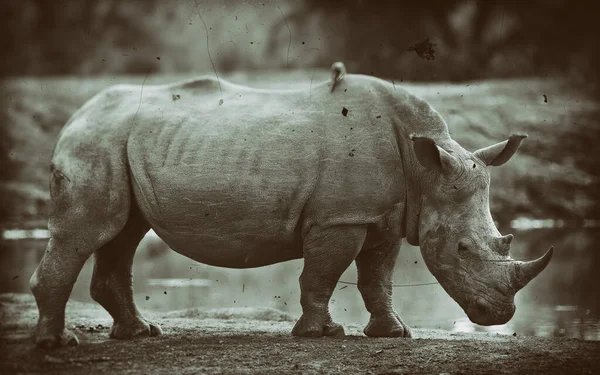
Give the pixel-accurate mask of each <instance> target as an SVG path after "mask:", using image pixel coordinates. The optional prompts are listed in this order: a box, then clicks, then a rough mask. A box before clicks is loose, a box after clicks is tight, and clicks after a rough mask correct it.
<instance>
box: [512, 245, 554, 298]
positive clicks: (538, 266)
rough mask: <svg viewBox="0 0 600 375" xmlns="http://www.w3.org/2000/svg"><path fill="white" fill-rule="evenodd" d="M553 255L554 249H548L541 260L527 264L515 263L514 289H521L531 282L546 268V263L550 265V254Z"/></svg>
mask: <svg viewBox="0 0 600 375" xmlns="http://www.w3.org/2000/svg"><path fill="white" fill-rule="evenodd" d="M553 253H554V247H550V249H548V251H546V254H544V255H543V256H542V257H541V258H539V259H536V260H532V261H529V262H517V263H516V264H515V267H516V270H515V271H516V272H515V275H516V276H515V287H516V290H519V289H521V288H523V287H524V286H525V285H527V284H528V283H529V282H530V281H531V280H533V279H534V278H535V277H536V276H537V275H539V274H540V272H542V271H543V270H544V268H546V266H547V265H548V263H550V259H552V254H553Z"/></svg>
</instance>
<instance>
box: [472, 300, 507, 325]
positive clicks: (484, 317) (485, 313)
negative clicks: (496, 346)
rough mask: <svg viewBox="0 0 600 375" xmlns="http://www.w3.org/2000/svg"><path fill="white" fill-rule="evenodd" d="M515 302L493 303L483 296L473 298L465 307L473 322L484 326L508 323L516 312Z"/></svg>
mask: <svg viewBox="0 0 600 375" xmlns="http://www.w3.org/2000/svg"><path fill="white" fill-rule="evenodd" d="M515 309H516V308H515V304H514V302H512V301H511V302H500V303H492V302H490V301H488V300H487V299H485V298H483V297H478V298H476V299H474V300H472V301H471V302H470V303H469V304H468V305H467V306H466V308H464V310H465V313H466V314H467V317H468V318H469V320H471V322H473V323H475V324H479V325H482V326H493V325H500V324H505V323H507V322H508V321H509V320H510V319H511V318H512V317H513V315H514V314H515Z"/></svg>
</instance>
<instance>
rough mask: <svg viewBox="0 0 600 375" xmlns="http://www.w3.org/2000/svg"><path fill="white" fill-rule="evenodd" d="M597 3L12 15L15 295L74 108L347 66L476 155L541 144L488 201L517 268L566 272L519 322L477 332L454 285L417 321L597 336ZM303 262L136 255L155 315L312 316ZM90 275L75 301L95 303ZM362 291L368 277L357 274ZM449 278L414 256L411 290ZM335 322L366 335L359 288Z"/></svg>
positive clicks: (144, 299)
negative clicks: (433, 120) (201, 82)
mask: <svg viewBox="0 0 600 375" xmlns="http://www.w3.org/2000/svg"><path fill="white" fill-rule="evenodd" d="M593 5H594V4H593V3H592V2H585V1H582V2H577V3H576V4H573V3H571V4H570V3H569V2H567V1H566V0H565V1H562V0H547V1H529V2H522V1H516V0H515V1H497V2H492V1H476V0H457V1H432V0H421V1H418V2H408V1H406V2H403V1H391V0H390V1H387V0H383V1H378V2H377V6H374V5H373V4H372V2H368V1H366V0H346V1H340V2H337V1H336V2H334V1H319V0H304V1H277V2H273V1H246V2H241V1H215V0H210V1H201V0H198V1H157V0H145V1H117V0H88V1H75V0H72V1H68V0H63V1H54V2H50V1H44V0H23V1H7V2H4V3H3V11H2V12H0V32H1V33H0V35H2V37H1V38H0V46H1V50H2V51H3V58H2V59H0V76H1V81H2V82H1V86H0V87H1V90H0V127H1V129H2V136H1V137H0V171H1V174H0V193H1V202H0V230H2V239H1V242H0V246H1V248H0V292H19V293H28V292H29V291H28V287H27V283H28V279H29V277H30V276H31V274H32V272H33V270H34V269H35V267H36V266H37V263H38V262H39V260H40V259H41V256H42V253H43V250H44V248H45V245H46V242H47V238H46V237H47V231H46V226H47V204H48V199H49V193H48V168H49V163H50V156H51V152H52V148H53V145H54V142H55V140H56V136H57V135H58V132H59V131H60V129H61V127H62V126H63V125H64V123H66V121H67V120H68V118H69V117H70V116H71V115H72V114H73V112H74V111H75V110H76V109H77V108H78V107H80V106H81V105H82V104H83V103H84V102H85V101H86V100H87V99H89V98H90V97H92V96H93V95H94V94H96V93H97V92H98V91H100V90H102V89H103V88H105V87H108V86H110V85H113V84H115V83H124V82H129V83H142V82H143V81H145V82H146V84H154V83H165V82H172V81H175V80H179V79H184V78H189V77H192V76H195V75H198V74H210V75H214V74H215V73H218V74H219V76H220V77H221V78H226V79H229V80H232V81H234V82H237V83H242V84H250V85H253V86H257V87H280V88H291V87H295V88H300V89H302V88H305V89H306V90H308V89H309V86H310V84H311V82H313V81H315V82H316V81H320V80H325V79H329V70H328V69H329V67H330V66H331V64H332V63H333V62H335V61H343V62H344V63H345V65H346V67H347V69H348V71H349V72H350V73H362V74H370V75H374V76H377V77H380V78H382V79H386V80H388V81H390V82H392V83H393V84H394V85H397V86H399V87H404V88H407V89H409V90H411V91H412V92H414V93H416V94H418V95H419V96H421V97H423V98H425V99H426V100H428V101H429V102H430V103H431V104H432V105H433V106H434V108H436V109H437V110H438V111H439V112H440V113H441V114H442V116H443V117H444V118H445V119H446V121H447V122H448V125H449V128H450V132H451V134H452V136H453V138H454V139H456V140H457V141H458V142H459V143H461V145H463V146H464V147H465V148H467V149H469V150H474V149H477V148H480V147H484V146H487V145H489V144H492V143H495V142H499V141H502V140H504V139H506V138H507V137H508V136H509V135H510V134H512V133H514V132H525V133H528V134H529V138H528V139H527V140H526V141H525V143H524V145H523V147H522V148H521V149H520V150H519V154H518V156H516V157H515V158H514V159H513V160H511V162H510V163H509V164H507V165H505V166H503V167H501V168H496V169H495V170H494V171H493V172H492V186H491V196H490V203H491V209H492V214H493V216H494V219H495V220H496V221H497V224H498V226H499V229H500V231H501V232H502V233H509V232H512V233H514V234H515V236H516V239H515V242H514V245H513V257H515V258H517V259H533V258H534V257H537V256H540V255H541V254H543V252H544V251H545V250H546V249H547V248H548V247H549V246H551V245H553V246H555V248H556V252H555V257H554V259H553V261H552V263H551V264H550V265H549V267H548V269H547V270H546V271H544V273H543V274H542V275H541V276H539V277H538V278H537V279H535V280H534V281H533V282H532V283H531V284H530V285H529V286H528V287H526V288H525V289H524V290H523V291H521V292H520V293H519V294H518V296H517V313H516V315H515V317H514V318H513V320H511V322H509V323H508V324H507V325H504V326H499V327H492V328H484V327H479V326H476V325H474V324H472V323H470V322H469V321H468V320H467V319H466V316H465V314H464V313H463V312H462V310H461V309H460V308H459V307H458V305H457V304H456V303H454V301H452V300H451V299H450V297H448V296H447V295H446V293H445V292H444V291H443V290H442V288H441V287H440V286H439V285H435V284H434V285H425V286H399V287H397V288H396V289H395V297H394V298H395V304H396V307H397V309H398V310H399V311H400V312H401V314H402V315H403V317H404V318H405V320H406V321H407V323H408V324H409V325H411V326H417V327H420V328H423V327H425V328H442V329H447V330H455V331H472V330H492V331H497V332H500V333H510V334H512V333H513V332H516V333H518V334H523V335H556V336H568V337H578V338H582V339H594V340H599V339H600V289H598V285H599V284H600V277H599V276H598V275H600V273H599V272H598V271H597V270H598V267H599V266H600V250H598V245H597V244H598V239H599V237H600V235H599V231H598V226H599V223H600V213H599V210H598V208H599V207H598V202H599V199H598V198H599V194H600V193H599V192H600V167H599V166H600V160H599V159H600V157H599V156H598V153H597V152H596V149H597V144H598V142H599V141H600V124H599V123H598V119H599V118H600V116H599V114H600V106H599V105H598V100H597V99H598V66H599V49H600V44H599V43H598V42H597V40H596V38H597V35H599V31H600V23H599V22H597V20H596V19H595V18H597V17H596V15H595V13H594V12H593V11H591V9H593ZM301 266H302V262H301V261H294V262H288V263H285V264H279V265H273V266H270V267H266V268H261V269H254V270H229V269H223V268H215V267H208V266H204V265H201V264H198V263H196V262H194V261H192V260H190V259H187V258H184V257H182V256H180V255H178V254H176V253H174V252H173V251H171V250H169V249H168V248H167V247H166V245H164V243H162V241H160V239H158V238H157V237H156V236H155V235H153V234H152V233H150V234H149V235H148V236H147V237H146V238H145V240H144V242H143V243H142V244H141V245H140V247H139V249H138V253H137V255H136V259H135V268H134V273H135V290H136V300H137V302H138V304H139V305H140V307H142V308H151V309H159V310H174V309H184V308H192V307H198V308H203V309H210V308H221V307H238V306H239V307H244V306H248V307H259V306H261V307H264V306H270V307H273V308H277V309H280V310H282V311H285V312H288V313H290V314H291V315H292V316H294V317H297V316H299V314H300V306H299V287H298V283H297V278H298V276H299V275H300V272H301ZM90 267H91V263H90V262H88V264H86V267H85V268H84V270H83V272H82V274H81V275H80V277H79V280H78V283H77V284H76V286H75V289H74V292H73V295H72V298H73V299H76V300H80V301H91V299H90V297H89V293H88V291H87V289H88V285H89V280H90V276H91V268H90ZM342 280H345V281H351V282H353V281H356V276H355V269H354V266H353V267H352V268H351V269H349V270H348V272H347V273H346V274H345V275H344V276H343V277H342ZM432 281H435V279H434V278H433V276H432V275H431V274H430V273H429V272H428V271H427V269H426V267H425V265H424V264H423V262H422V258H421V256H420V254H419V250H418V248H415V247H411V246H408V245H407V244H404V247H403V250H402V252H401V255H400V259H399V262H398V267H397V270H396V279H395V282H396V284H402V285H404V284H418V283H428V282H432ZM331 307H332V313H333V315H334V318H337V319H338V320H340V321H341V322H345V323H354V322H360V323H366V322H367V320H368V315H367V312H366V310H365V309H364V307H363V305H362V301H361V299H360V296H359V294H358V291H357V290H356V287H355V286H352V285H342V284H341V285H340V287H339V288H338V290H337V291H336V293H335V295H334V297H333V300H332V303H331Z"/></svg>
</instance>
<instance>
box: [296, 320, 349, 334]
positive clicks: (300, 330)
mask: <svg viewBox="0 0 600 375" xmlns="http://www.w3.org/2000/svg"><path fill="white" fill-rule="evenodd" d="M292 335H294V336H299V337H323V336H345V332H344V327H342V325H341V324H337V323H334V322H333V321H332V320H331V319H329V320H328V321H327V322H326V323H325V324H323V323H320V322H319V321H317V320H314V319H313V320H310V319H307V318H305V317H304V315H302V316H301V317H300V319H298V321H297V322H296V325H295V326H294V329H292Z"/></svg>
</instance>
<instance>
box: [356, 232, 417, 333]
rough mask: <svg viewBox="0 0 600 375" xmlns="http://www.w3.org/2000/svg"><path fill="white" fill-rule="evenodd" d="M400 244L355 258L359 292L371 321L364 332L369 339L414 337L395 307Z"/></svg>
mask: <svg viewBox="0 0 600 375" xmlns="http://www.w3.org/2000/svg"><path fill="white" fill-rule="evenodd" d="M399 251H400V243H384V244H382V245H380V246H377V247H374V248H371V249H364V250H362V251H361V253H360V254H359V255H358V256H357V257H356V268H357V270H358V290H359V291H360V294H361V295H362V297H363V300H364V302H365V306H366V308H367V311H369V312H370V313H371V319H370V320H369V323H368V324H367V326H366V327H365V329H364V333H365V335H367V336H370V337H412V332H411V330H410V328H409V327H408V326H407V325H406V323H404V321H403V320H402V319H401V318H400V315H398V313H397V312H396V310H395V309H394V306H393V304H392V278H393V275H394V266H395V264H396V258H397V257H398V253H399Z"/></svg>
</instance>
